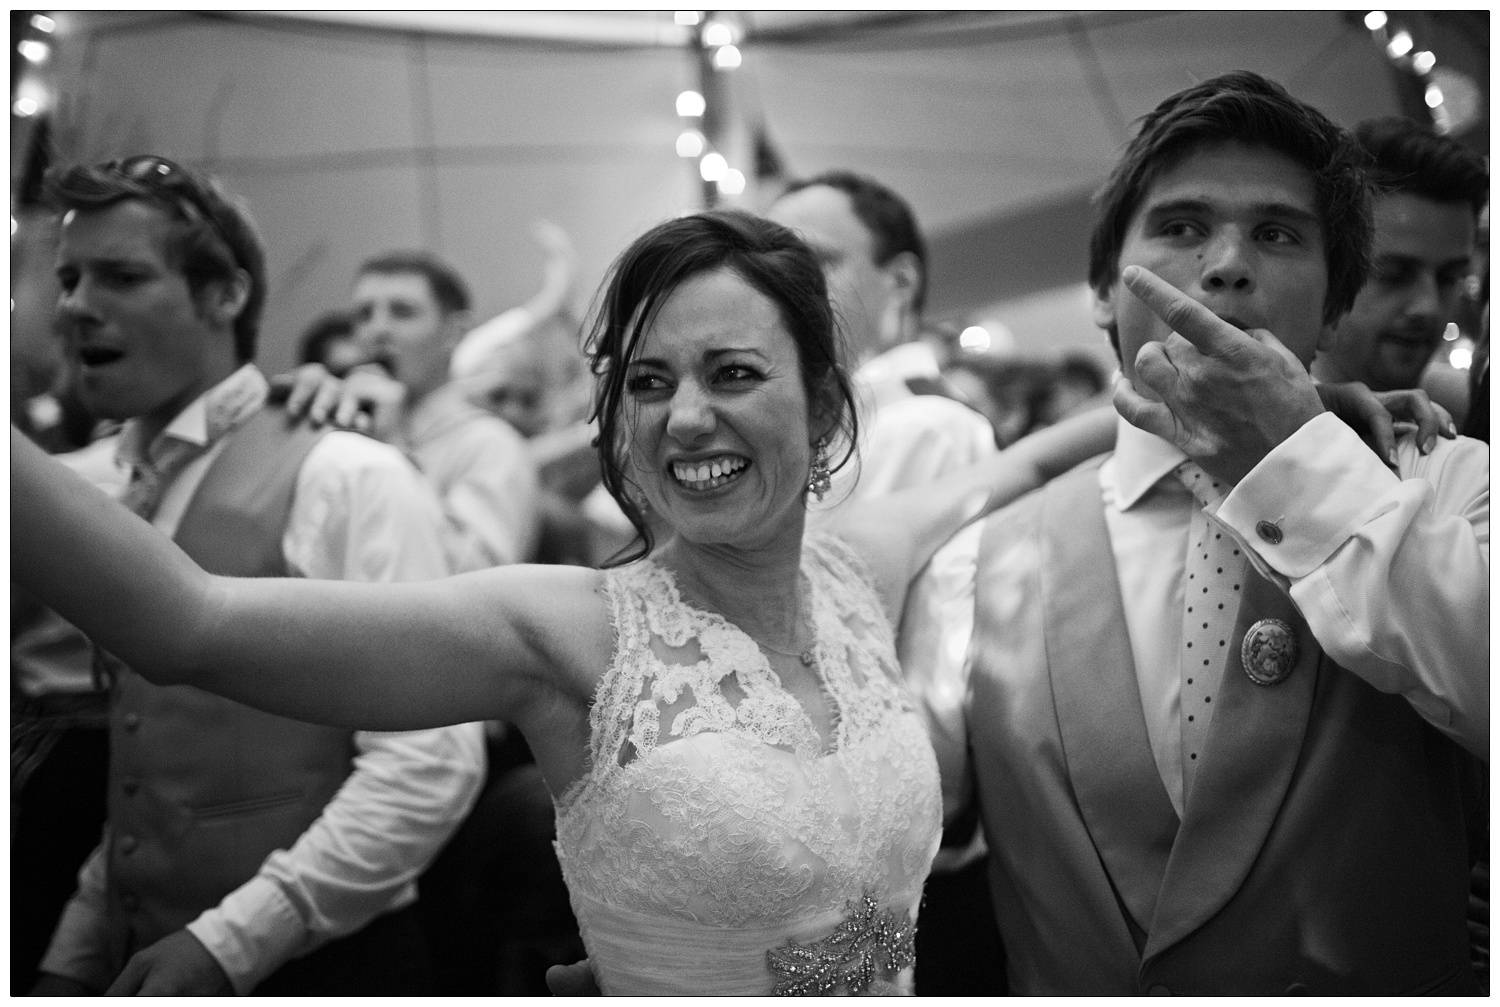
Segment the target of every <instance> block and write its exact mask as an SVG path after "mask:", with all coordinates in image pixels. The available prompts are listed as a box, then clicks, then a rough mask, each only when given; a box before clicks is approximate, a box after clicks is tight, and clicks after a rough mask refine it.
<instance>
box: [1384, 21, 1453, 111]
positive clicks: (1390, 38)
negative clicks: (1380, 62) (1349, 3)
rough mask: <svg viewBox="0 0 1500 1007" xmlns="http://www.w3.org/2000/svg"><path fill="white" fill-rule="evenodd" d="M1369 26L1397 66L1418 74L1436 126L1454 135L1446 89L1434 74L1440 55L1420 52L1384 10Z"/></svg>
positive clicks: (1403, 29)
mask: <svg viewBox="0 0 1500 1007" xmlns="http://www.w3.org/2000/svg"><path fill="white" fill-rule="evenodd" d="M1365 27H1366V28H1368V29H1369V30H1370V34H1371V35H1372V36H1374V38H1375V41H1376V43H1377V44H1379V45H1380V46H1381V48H1383V49H1384V50H1385V54H1386V56H1387V57H1389V58H1390V61H1391V62H1392V63H1394V64H1395V65H1396V66H1397V67H1399V68H1401V69H1403V70H1407V71H1409V72H1411V73H1413V74H1415V75H1416V77H1417V78H1418V79H1419V80H1420V81H1422V83H1423V85H1424V87H1423V91H1422V100H1423V102H1425V103H1426V105H1427V107H1428V109H1429V110H1431V112H1432V125H1433V128H1434V129H1436V130H1437V131H1438V132H1439V133H1445V134H1446V133H1450V132H1452V131H1453V128H1454V126H1455V122H1454V118H1453V114H1452V112H1451V111H1450V109H1449V108H1448V105H1447V104H1446V102H1445V99H1446V96H1445V95H1444V94H1443V88H1442V86H1441V84H1440V83H1439V82H1438V80H1437V79H1436V77H1435V75H1434V73H1433V71H1434V70H1435V69H1436V68H1437V56H1436V55H1435V54H1434V53H1433V52H1432V50H1430V49H1418V48H1417V41H1416V39H1415V38H1413V37H1412V33H1411V31H1410V30H1408V29H1407V28H1405V27H1402V26H1401V25H1398V24H1396V23H1394V22H1392V21H1391V18H1390V16H1389V15H1388V14H1386V12H1385V11H1383V10H1372V11H1370V12H1369V13H1368V14H1366V15H1365Z"/></svg>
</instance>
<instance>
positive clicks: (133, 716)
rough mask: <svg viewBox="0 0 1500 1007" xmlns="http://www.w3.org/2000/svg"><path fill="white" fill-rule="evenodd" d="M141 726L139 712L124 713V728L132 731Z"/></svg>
mask: <svg viewBox="0 0 1500 1007" xmlns="http://www.w3.org/2000/svg"><path fill="white" fill-rule="evenodd" d="M140 726H141V715H140V714H139V713H127V714H125V730H127V731H134V730H135V729H136V728H137V727H140Z"/></svg>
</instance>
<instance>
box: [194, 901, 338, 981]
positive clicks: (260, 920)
mask: <svg viewBox="0 0 1500 1007" xmlns="http://www.w3.org/2000/svg"><path fill="white" fill-rule="evenodd" d="M187 930H188V933H190V934H192V935H193V936H194V937H196V938H198V941H199V942H200V943H201V944H202V945H203V946H204V947H205V948H207V949H208V953H209V954H211V955H213V956H214V960H215V961H217V962H218V963H219V967H220V968H222V969H223V970H224V974H225V975H226V976H228V977H229V982H230V983H231V984H232V985H233V986H234V991H235V992H236V993H237V994H239V995H240V996H245V995H247V994H248V993H250V992H251V991H252V990H254V989H255V987H257V986H259V985H260V984H261V983H262V982H264V981H265V980H266V978H267V977H268V976H270V975H271V973H272V972H275V971H276V970H277V969H279V968H280V967H281V966H283V965H285V964H286V963H287V962H289V961H291V960H292V959H293V958H296V957H298V956H299V955H302V954H305V953H307V952H308V951H310V950H312V949H311V947H309V946H308V945H309V933H308V929H307V924H306V923H304V922H303V920H302V917H301V915H300V914H298V912H297V910H296V907H294V906H293V905H292V903H291V902H290V901H289V900H288V899H287V897H286V895H285V894H284V893H283V892H282V891H281V889H280V888H279V887H277V886H276V884H275V883H274V882H271V881H268V880H267V879H265V878H263V877H258V876H257V877H254V878H251V879H250V880H249V881H247V882H245V883H244V884H243V885H241V886H240V887H238V888H236V889H235V890H234V891H232V892H230V893H229V894H228V895H226V896H225V897H224V901H222V902H220V903H219V904H218V905H217V906H215V907H214V908H212V909H208V910H205V911H204V912H203V913H202V914H201V915H199V917H198V918H197V919H196V920H194V921H193V922H191V923H189V924H188V925H187Z"/></svg>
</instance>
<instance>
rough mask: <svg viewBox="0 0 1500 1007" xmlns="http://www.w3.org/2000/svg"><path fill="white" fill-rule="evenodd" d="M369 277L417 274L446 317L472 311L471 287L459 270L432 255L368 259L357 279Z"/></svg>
mask: <svg viewBox="0 0 1500 1007" xmlns="http://www.w3.org/2000/svg"><path fill="white" fill-rule="evenodd" d="M367 273H380V274H390V273H416V274H417V275H419V276H423V277H426V279H427V289H428V290H430V291H431V292H432V299H433V300H434V301H436V302H437V305H438V309H439V310H440V311H442V313H443V314H445V315H451V314H453V313H454V312H455V311H468V310H469V287H468V284H466V283H464V280H463V277H461V276H459V275H458V270H456V269H454V268H453V267H452V266H450V265H448V263H446V262H444V261H443V260H442V259H440V258H438V257H437V256H436V255H433V254H432V253H431V252H418V251H398V252H383V253H381V254H380V255H377V256H374V257H373V258H370V259H366V260H365V261H364V262H363V263H362V264H361V265H360V267H359V271H358V272H357V273H355V275H356V276H364V275H366V274H367Z"/></svg>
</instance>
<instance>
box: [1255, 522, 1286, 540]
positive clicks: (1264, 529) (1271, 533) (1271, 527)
mask: <svg viewBox="0 0 1500 1007" xmlns="http://www.w3.org/2000/svg"><path fill="white" fill-rule="evenodd" d="M1255 534H1257V535H1259V536H1260V537H1261V538H1263V539H1265V540H1266V541H1267V542H1269V543H1271V544H1272V545H1280V544H1281V529H1280V528H1278V527H1277V526H1276V524H1275V523H1274V522H1272V521H1257V522H1256V523H1255Z"/></svg>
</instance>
